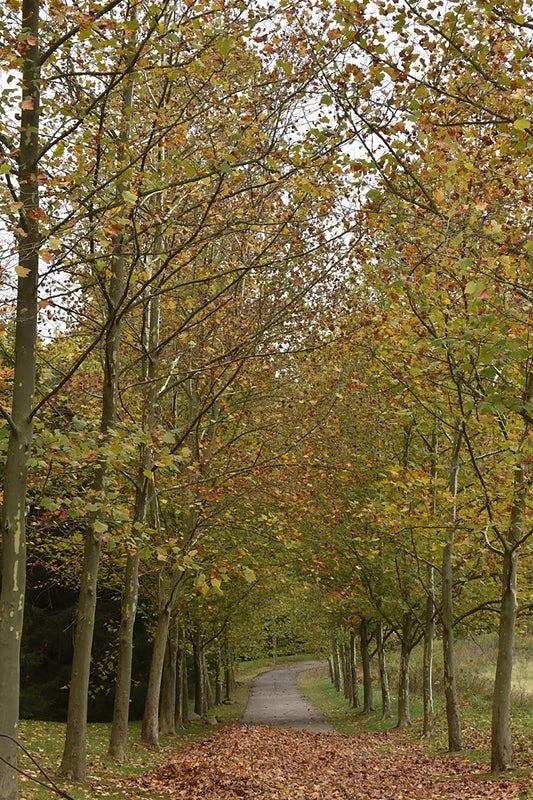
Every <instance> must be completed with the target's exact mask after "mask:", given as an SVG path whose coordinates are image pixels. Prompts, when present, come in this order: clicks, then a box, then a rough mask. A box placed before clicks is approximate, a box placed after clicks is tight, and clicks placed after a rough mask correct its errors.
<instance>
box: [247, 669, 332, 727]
mask: <svg viewBox="0 0 533 800" xmlns="http://www.w3.org/2000/svg"><path fill="white" fill-rule="evenodd" d="M322 666H324V665H323V664H322V663H320V662H317V661H305V662H303V663H301V664H291V666H289V667H285V666H284V667H279V668H277V669H273V670H270V672H263V673H262V674H261V675H258V676H257V678H254V680H253V681H252V688H251V691H250V697H249V699H248V705H247V706H246V710H245V712H244V715H243V718H242V722H243V723H244V724H245V725H272V726H274V727H276V728H295V729H296V730H299V731H318V732H333V728H332V727H331V725H330V724H329V723H328V722H326V720H325V719H324V717H323V715H322V713H321V712H320V711H319V710H318V709H317V708H315V707H314V706H313V705H311V703H310V702H309V700H308V699H307V698H306V697H305V695H304V694H303V692H302V691H301V689H300V687H299V686H298V682H297V679H298V673H300V672H303V671H304V670H307V669H313V668H314V667H322Z"/></svg>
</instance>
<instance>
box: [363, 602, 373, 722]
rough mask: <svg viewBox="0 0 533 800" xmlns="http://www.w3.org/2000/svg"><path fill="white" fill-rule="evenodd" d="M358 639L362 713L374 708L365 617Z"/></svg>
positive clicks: (369, 711) (368, 712)
mask: <svg viewBox="0 0 533 800" xmlns="http://www.w3.org/2000/svg"><path fill="white" fill-rule="evenodd" d="M359 639H360V642H361V663H362V665H363V714H370V713H371V712H372V711H374V710H375V706H374V693H373V690H372V673H371V671H370V649H369V637H368V620H367V619H366V618H365V617H363V619H362V620H361V623H360V625H359Z"/></svg>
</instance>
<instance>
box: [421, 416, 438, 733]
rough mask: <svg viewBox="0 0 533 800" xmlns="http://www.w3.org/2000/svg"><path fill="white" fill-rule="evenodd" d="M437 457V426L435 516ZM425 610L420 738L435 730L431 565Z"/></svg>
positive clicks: (435, 445)
mask: <svg viewBox="0 0 533 800" xmlns="http://www.w3.org/2000/svg"><path fill="white" fill-rule="evenodd" d="M437 456H438V436H437V424H436V423H435V427H434V428H433V433H432V436H431V461H430V472H431V494H432V511H433V515H434V516H436V514H437V478H438V471H437ZM426 584H427V586H426V593H427V594H426V608H425V623H424V663H423V668H422V669H423V678H422V680H423V685H422V694H423V702H424V725H423V728H422V737H423V738H429V737H430V736H432V735H433V732H434V730H435V710H434V705H433V643H434V639H435V609H436V603H435V569H434V567H433V565H432V564H428V565H427V570H426Z"/></svg>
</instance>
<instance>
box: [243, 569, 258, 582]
mask: <svg viewBox="0 0 533 800" xmlns="http://www.w3.org/2000/svg"><path fill="white" fill-rule="evenodd" d="M242 574H243V575H244V580H245V581H246V583H254V581H255V580H256V577H255V572H254V571H253V569H250V568H249V567H245V568H244V569H243V573H242Z"/></svg>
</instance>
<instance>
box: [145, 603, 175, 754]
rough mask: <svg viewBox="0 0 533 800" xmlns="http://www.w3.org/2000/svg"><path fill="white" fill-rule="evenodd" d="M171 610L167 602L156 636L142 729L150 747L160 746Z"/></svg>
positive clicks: (162, 610) (161, 614)
mask: <svg viewBox="0 0 533 800" xmlns="http://www.w3.org/2000/svg"><path fill="white" fill-rule="evenodd" d="M170 614H171V610H170V608H169V604H168V603H167V604H165V605H164V606H163V608H162V609H161V611H160V613H159V620H158V623H157V629H156V633H155V638H154V646H153V650H152V661H151V663H150V674H149V676H148V687H147V689H146V700H145V703H144V715H143V722H142V730H141V742H142V743H143V744H146V745H148V747H159V698H160V695H161V678H162V675H163V664H164V661H165V651H166V647H167V639H168V629H169V627H170Z"/></svg>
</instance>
